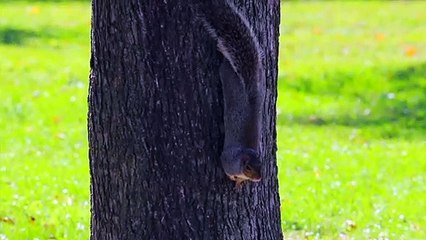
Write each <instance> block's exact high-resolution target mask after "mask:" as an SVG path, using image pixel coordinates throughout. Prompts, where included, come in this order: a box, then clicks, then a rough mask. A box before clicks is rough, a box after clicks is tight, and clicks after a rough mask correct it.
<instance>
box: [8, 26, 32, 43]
mask: <svg viewBox="0 0 426 240" xmlns="http://www.w3.org/2000/svg"><path fill="white" fill-rule="evenodd" d="M35 37H38V34H37V33H36V32H33V31H29V30H22V29H16V28H0V44H8V45H23V44H24V43H25V41H26V40H27V39H29V38H35Z"/></svg>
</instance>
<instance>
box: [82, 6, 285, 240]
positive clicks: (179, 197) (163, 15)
mask: <svg viewBox="0 0 426 240" xmlns="http://www.w3.org/2000/svg"><path fill="white" fill-rule="evenodd" d="M235 2H237V1H236V0H235ZM92 4H93V6H92V8H93V9H92V10H93V16H92V59H91V75H90V89H89V116H88V123H89V146H90V152H89V155H90V170H91V203H92V218H91V224H92V225H91V239H101V240H108V239H113V240H117V239H281V238H282V234H281V226H280V201H279V196H278V180H277V166H276V158H275V152H276V132H275V102H276V96H277V91H276V80H277V57H278V56H277V55H278V25H279V0H261V1H260V0H247V1H244V3H241V2H240V1H238V3H237V4H236V5H237V6H238V7H239V8H240V9H242V12H244V13H245V14H247V16H248V20H249V22H250V23H251V24H252V25H253V27H254V30H255V33H256V34H257V35H258V37H259V41H260V44H261V46H262V48H263V50H264V54H265V62H264V66H265V69H266V71H265V74H267V100H266V103H265V109H266V114H265V115H264V117H263V118H264V119H263V121H264V129H263V132H264V137H263V149H264V156H263V162H264V171H263V175H264V176H263V179H262V181H261V182H260V183H257V184H254V183H248V184H245V186H243V188H242V189H241V190H240V191H236V190H235V188H234V183H233V182H231V181H230V180H228V178H227V177H226V176H225V174H224V172H223V170H222V168H221V166H220V161H219V155H220V152H221V149H222V141H223V130H222V129H223V127H222V125H223V120H222V117H223V116H222V100H221V86H220V80H219V74H218V68H219V64H220V61H221V55H220V53H218V51H217V49H216V44H215V42H214V41H213V40H212V39H211V38H210V36H209V35H208V34H207V33H206V31H205V30H204V29H203V28H202V26H200V24H198V23H197V22H195V21H194V19H193V16H192V15H191V11H190V9H189V8H188V6H187V4H186V2H185V1H179V0H167V1H159V0H144V1H141V0H127V1H118V0H115V1H114V0H102V1H100V0H93V3H92Z"/></svg>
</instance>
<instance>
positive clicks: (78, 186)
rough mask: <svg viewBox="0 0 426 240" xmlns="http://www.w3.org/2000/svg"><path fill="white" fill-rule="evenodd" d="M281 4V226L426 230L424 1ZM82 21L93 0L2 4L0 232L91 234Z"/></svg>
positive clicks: (293, 235) (401, 234)
mask: <svg viewBox="0 0 426 240" xmlns="http://www.w3.org/2000/svg"><path fill="white" fill-rule="evenodd" d="M282 9H283V11H282V24H281V43H280V47H281V51H280V62H279V66H280V72H279V99H278V103H277V104H278V106H277V107H278V124H277V131H278V147H279V150H278V153H277V157H278V165H279V180H280V195H281V201H282V226H283V230H284V232H285V235H286V236H287V237H288V238H289V239H303V238H309V239H315V238H321V239H350V238H354V239H367V238H371V239H386V238H390V239H426V200H425V199H426V157H425V154H426V25H425V24H424V23H425V22H426V14H424V9H426V2H422V1H413V2H408V1H406V2H396V1H392V2H373V1H367V2H347V1H344V2H343V1H341V2H306V3H297V2H296V3H284V4H283V6H282ZM89 27H90V6H89V3H78V2H77V3H16V2H15V3H10V2H9V3H7V2H6V3H5V2H1V3H0V56H1V58H0V89H1V90H0V129H1V131H0V240H4V239H11V240H14V239H48V238H49V237H55V239H88V236H89V209H90V204H89V175H88V173H89V169H88V161H87V155H88V154H87V140H86V139H87V137H86V135H87V134H86V111H87V106H86V98H87V84H88V73H89V61H88V59H89V55H90V48H89V45H90V43H89ZM64 106H66V107H64ZM52 239H53V238H52Z"/></svg>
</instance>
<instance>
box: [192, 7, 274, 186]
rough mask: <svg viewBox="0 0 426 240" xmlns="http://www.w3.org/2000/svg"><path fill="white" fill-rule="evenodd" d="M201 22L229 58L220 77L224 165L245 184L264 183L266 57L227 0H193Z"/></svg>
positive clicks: (249, 29)
mask: <svg viewBox="0 0 426 240" xmlns="http://www.w3.org/2000/svg"><path fill="white" fill-rule="evenodd" d="M192 2H193V4H192V8H193V10H194V12H195V15H196V19H198V20H199V21H201V22H202V23H203V25H204V27H205V28H206V29H207V31H208V32H209V33H210V35H211V36H212V37H213V38H214V39H215V40H216V41H217V46H218V50H219V51H220V52H221V53H222V55H223V56H224V59H223V62H222V64H221V66H220V69H219V72H220V78H221V82H222V91H223V99H224V127H225V139H224V146H223V151H222V154H221V162H222V167H223V169H224V171H225V173H226V174H227V175H228V177H229V178H230V179H231V180H233V181H236V183H237V185H240V184H241V183H242V182H244V181H246V180H250V181H253V182H258V181H260V180H261V166H262V164H261V161H260V156H261V126H262V125H261V124H262V114H263V100H264V94H265V90H266V86H265V82H264V80H265V79H264V78H265V76H264V73H263V69H262V62H261V61H262V54H261V50H260V46H259V43H258V40H257V38H256V36H255V35H254V33H253V30H252V29H251V27H250V25H249V23H248V21H247V20H246V18H245V17H244V16H243V15H242V14H241V13H239V11H238V10H237V8H236V7H235V6H234V5H233V4H231V3H230V2H228V1H227V0H200V1H196V0H193V1H192Z"/></svg>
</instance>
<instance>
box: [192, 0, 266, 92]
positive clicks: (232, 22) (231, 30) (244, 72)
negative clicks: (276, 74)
mask: <svg viewBox="0 0 426 240" xmlns="http://www.w3.org/2000/svg"><path fill="white" fill-rule="evenodd" d="M191 2H192V9H193V11H194V13H195V15H196V17H197V19H198V20H200V21H201V22H202V23H203V25H204V26H205V28H206V29H207V31H208V32H209V33H210V35H211V36H212V37H213V38H215V39H216V40H217V45H218V48H219V51H220V52H221V53H222V54H223V56H224V57H225V58H226V59H227V60H228V61H229V63H230V64H231V66H232V68H233V69H234V71H235V72H236V73H237V75H238V76H239V77H240V79H241V80H242V81H243V82H244V83H245V85H246V87H249V88H250V87H252V85H257V84H258V83H257V81H258V78H259V74H260V73H259V71H260V64H261V50H260V47H259V43H258V40H257V38H256V36H255V35H254V33H253V30H252V28H251V27H250V25H249V23H248V21H247V20H246V18H245V17H244V16H243V15H242V14H241V13H239V12H238V10H237V9H236V7H235V6H234V5H233V4H231V3H229V2H228V1H226V0H199V1H196V0H191Z"/></svg>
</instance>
